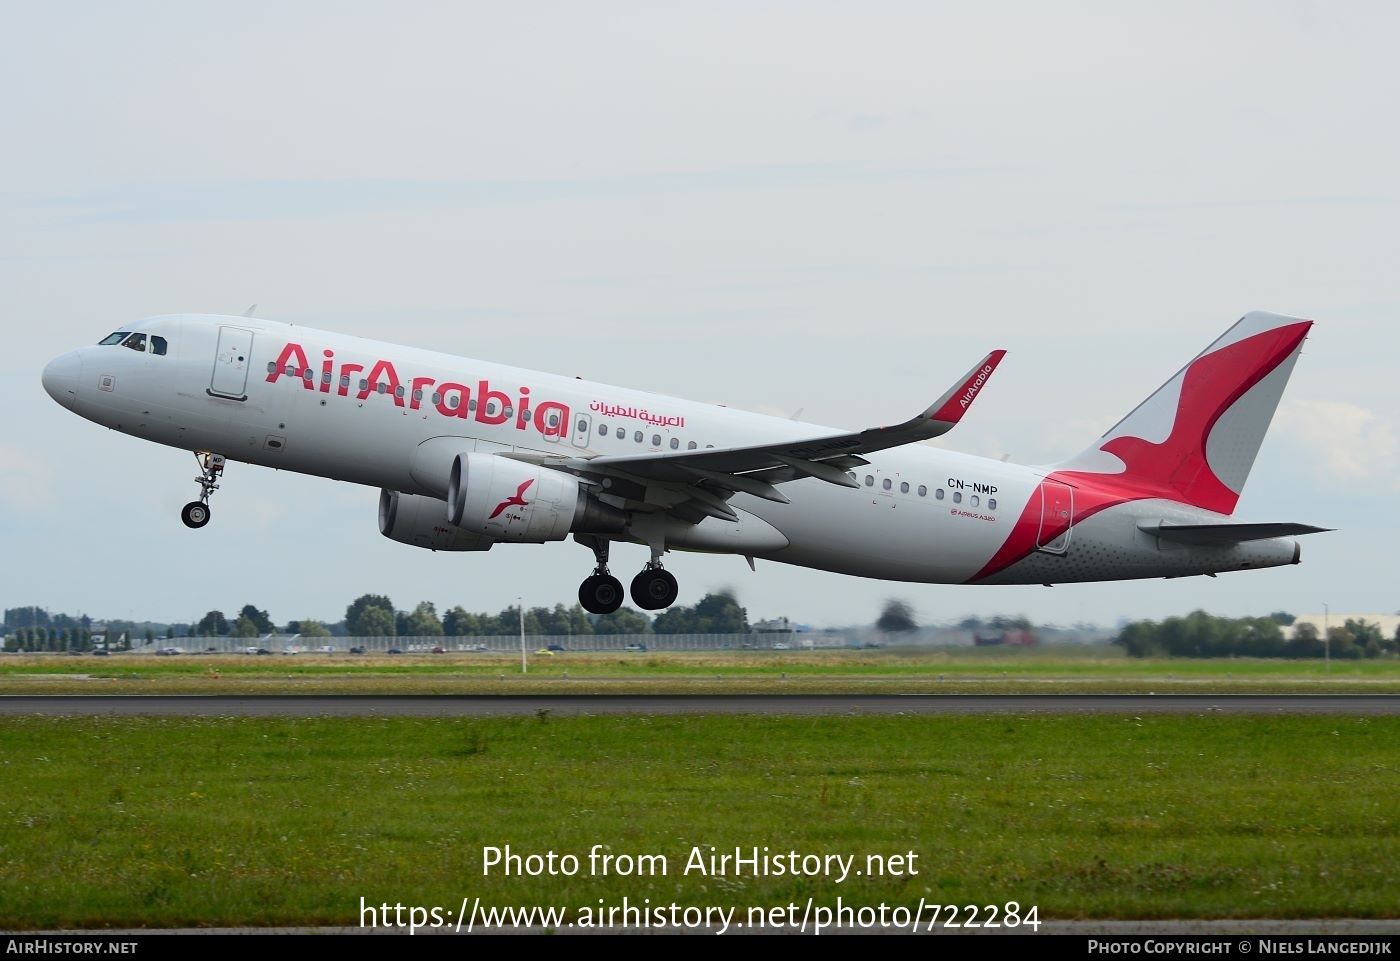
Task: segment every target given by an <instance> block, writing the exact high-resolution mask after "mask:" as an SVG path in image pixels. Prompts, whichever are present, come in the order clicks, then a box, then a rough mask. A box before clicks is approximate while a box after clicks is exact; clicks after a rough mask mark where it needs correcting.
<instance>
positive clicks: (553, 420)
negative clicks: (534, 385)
mask: <svg viewBox="0 0 1400 961" xmlns="http://www.w3.org/2000/svg"><path fill="white" fill-rule="evenodd" d="M544 422H545V423H546V424H548V425H549V428H550V429H551V430H553V429H554V428H556V427H558V426H559V412H558V411H553V410H552V411H550V412H549V416H548V417H546V418H545V419H544Z"/></svg>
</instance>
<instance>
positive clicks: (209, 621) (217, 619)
mask: <svg viewBox="0 0 1400 961" xmlns="http://www.w3.org/2000/svg"><path fill="white" fill-rule="evenodd" d="M112 630H113V631H114V632H115V630H116V625H112ZM194 632H195V634H196V635H198V636H199V637H222V636H224V635H225V634H227V633H228V632H229V623H228V618H226V617H224V612H223V611H210V612H209V613H208V614H205V615H204V616H203V617H202V618H200V619H199V623H198V624H196V625H195V626H194Z"/></svg>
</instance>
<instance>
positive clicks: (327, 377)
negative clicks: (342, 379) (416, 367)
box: [321, 370, 423, 400]
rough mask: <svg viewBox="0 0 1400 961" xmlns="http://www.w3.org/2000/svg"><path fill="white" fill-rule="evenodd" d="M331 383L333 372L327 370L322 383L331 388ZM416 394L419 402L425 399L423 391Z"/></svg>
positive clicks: (322, 376) (322, 374)
mask: <svg viewBox="0 0 1400 961" xmlns="http://www.w3.org/2000/svg"><path fill="white" fill-rule="evenodd" d="M330 382H331V372H330V371H328V370H327V371H323V372H322V373H321V383H323V384H326V385H328V386H329V384H330ZM414 393H416V394H417V395H418V399H419V400H422V399H423V392H422V391H421V390H419V391H414Z"/></svg>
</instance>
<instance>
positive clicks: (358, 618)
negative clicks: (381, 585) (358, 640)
mask: <svg viewBox="0 0 1400 961" xmlns="http://www.w3.org/2000/svg"><path fill="white" fill-rule="evenodd" d="M369 611H382V612H383V617H379V616H375V617H373V618H372V619H371V620H370V621H369V622H368V623H366V621H365V620H364V618H365V617H367V616H368V612H369ZM385 618H387V619H388V624H387V626H386V625H385V622H384V619H385ZM369 626H372V627H373V628H374V630H373V631H370V630H367V627H369ZM394 628H395V619H394V603H393V601H391V600H389V598H387V597H385V596H384V595H383V594H361V595H360V596H359V597H357V598H355V600H354V601H352V602H351V604H350V606H349V607H348V608H346V610H345V629H346V630H347V631H349V632H350V636H351V637H393V636H394Z"/></svg>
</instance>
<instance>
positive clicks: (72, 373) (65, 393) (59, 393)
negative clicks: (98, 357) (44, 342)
mask: <svg viewBox="0 0 1400 961" xmlns="http://www.w3.org/2000/svg"><path fill="white" fill-rule="evenodd" d="M82 371H83V360H82V357H80V356H79V354H78V352H77V351H76V350H73V351H69V352H68V353H66V354H64V355H63V356H62V357H56V358H54V359H53V360H51V361H49V365H48V366H47V367H45V368H44V390H46V391H48V392H49V396H50V397H52V398H53V399H54V400H56V401H58V402H59V403H60V404H62V405H63V406H64V407H70V408H71V407H72V406H73V403H74V401H76V400H77V398H78V377H79V375H80V374H82Z"/></svg>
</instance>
